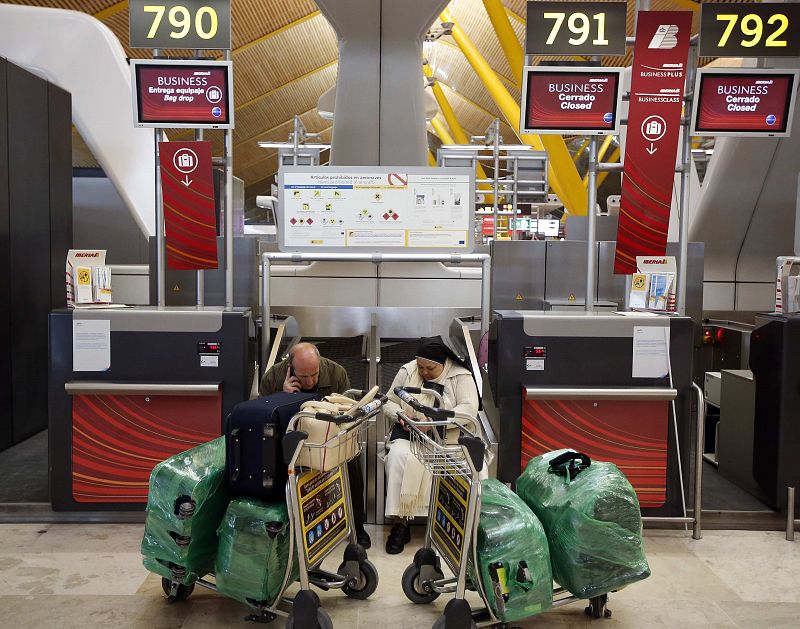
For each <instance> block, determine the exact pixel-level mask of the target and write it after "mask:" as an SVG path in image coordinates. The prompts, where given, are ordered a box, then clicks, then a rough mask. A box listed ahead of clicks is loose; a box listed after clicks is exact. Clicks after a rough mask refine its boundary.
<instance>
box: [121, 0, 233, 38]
mask: <svg viewBox="0 0 800 629" xmlns="http://www.w3.org/2000/svg"><path fill="white" fill-rule="evenodd" d="M128 8H129V13H130V46H131V48H198V49H204V50H224V49H227V48H230V47H231V0H200V1H198V0H130V2H129V5H128Z"/></svg>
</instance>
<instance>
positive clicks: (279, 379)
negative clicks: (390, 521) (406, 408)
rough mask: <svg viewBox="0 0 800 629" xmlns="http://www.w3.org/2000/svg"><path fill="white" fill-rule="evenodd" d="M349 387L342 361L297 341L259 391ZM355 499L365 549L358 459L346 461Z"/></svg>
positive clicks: (332, 390)
mask: <svg viewBox="0 0 800 629" xmlns="http://www.w3.org/2000/svg"><path fill="white" fill-rule="evenodd" d="M349 388H350V378H349V377H348V375H347V370H346V369H345V368H344V367H342V366H341V365H340V364H339V363H337V362H334V361H332V360H329V359H328V358H324V357H323V356H320V355H319V350H318V349H317V347H316V345H313V344H311V343H298V344H297V345H294V346H293V347H292V348H291V349H290V350H289V355H288V356H287V357H286V358H285V359H284V360H282V361H280V362H277V363H275V364H274V365H273V366H272V367H271V368H270V369H269V370H267V372H266V373H265V374H264V376H263V377H262V378H261V386H260V387H259V392H260V393H261V395H270V394H272V393H277V392H278V391H285V392H287V393H294V392H297V391H302V392H303V393H318V394H319V395H320V396H325V395H331V394H332V393H344V392H345V391H347V389H349ZM347 472H348V475H349V477H350V490H351V494H352V497H351V498H352V501H353V520H354V522H355V527H356V534H357V536H358V543H359V544H360V545H361V546H362V547H363V548H365V549H367V548H369V547H370V546H371V545H372V541H371V540H370V538H369V534H368V533H367V531H366V529H365V528H364V519H365V510H364V477H363V474H362V472H361V465H360V464H359V462H358V459H353V460H352V461H350V462H349V463H348V464H347Z"/></svg>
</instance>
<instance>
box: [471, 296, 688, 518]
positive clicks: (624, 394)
mask: <svg viewBox="0 0 800 629" xmlns="http://www.w3.org/2000/svg"><path fill="white" fill-rule="evenodd" d="M692 341H693V323H692V320H691V319H690V318H688V317H679V316H652V315H650V316H648V315H647V314H637V313H626V314H625V315H622V314H617V313H606V312H592V313H587V312H573V313H566V312H555V311H549V312H547V311H545V312H541V311H525V312H520V311H511V310H504V311H497V312H495V318H494V321H493V322H492V325H491V328H490V331H489V375H488V378H487V380H488V385H489V386H488V387H487V386H484V393H485V394H484V408H485V409H486V412H487V415H488V416H489V418H490V420H491V422H492V427H493V429H494V432H495V434H496V436H497V441H498V444H499V446H498V449H499V452H498V462H497V475H498V478H499V479H500V480H502V481H504V482H513V481H514V480H516V478H517V477H518V476H519V474H520V472H521V470H522V469H523V468H524V466H525V465H526V464H527V462H528V461H529V460H530V459H531V458H533V457H535V456H538V455H540V454H543V453H545V452H549V451H551V450H556V449H559V448H571V449H573V450H576V451H579V452H584V453H586V454H588V455H589V456H590V457H591V458H593V459H598V460H602V461H611V462H613V463H616V464H617V465H618V466H619V467H620V469H621V470H622V471H623V472H624V473H625V474H626V476H627V477H628V479H629V480H630V481H631V484H632V485H633V487H634V489H635V490H636V493H637V495H638V497H639V502H640V504H641V506H642V509H643V513H644V514H645V515H648V516H669V517H674V516H682V515H683V508H682V500H681V486H680V482H681V481H680V478H681V474H680V471H681V470H680V469H679V466H678V454H679V453H678V447H677V445H676V441H675V437H676V434H677V435H679V439H680V454H681V460H682V463H683V476H684V478H685V479H687V480H688V478H689V465H688V461H689V455H690V453H689V443H690V441H691V437H692V422H691V416H690V396H691V386H692V377H691V376H692V366H691V360H692ZM667 347H668V350H667V349H666V348H667ZM659 352H660V355H659ZM667 355H668V356H669V359H670V360H669V364H667V360H666V356H667ZM659 361H660V362H659ZM670 373H671V376H670ZM673 401H674V408H675V410H676V411H677V430H676V424H674V423H673V422H672V416H673V415H672V413H673ZM686 493H687V498H688V497H689V495H688V494H689V492H688V491H687V492H686Z"/></svg>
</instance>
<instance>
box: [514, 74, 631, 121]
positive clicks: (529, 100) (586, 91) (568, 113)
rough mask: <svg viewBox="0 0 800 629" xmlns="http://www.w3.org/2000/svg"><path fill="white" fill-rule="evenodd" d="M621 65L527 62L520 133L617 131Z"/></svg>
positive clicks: (523, 82) (620, 99)
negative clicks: (603, 66)
mask: <svg viewBox="0 0 800 629" xmlns="http://www.w3.org/2000/svg"><path fill="white" fill-rule="evenodd" d="M622 70H623V69H622V68H590V67H581V68H574V67H568V68H552V67H539V66H537V67H531V66H526V67H525V68H524V71H523V74H522V107H521V109H520V112H521V115H520V118H521V120H520V131H521V132H522V133H538V134H545V133H554V134H555V133H561V134H569V135H572V134H575V135H606V134H609V133H618V132H619V110H620V106H621V102H622V89H621V85H622Z"/></svg>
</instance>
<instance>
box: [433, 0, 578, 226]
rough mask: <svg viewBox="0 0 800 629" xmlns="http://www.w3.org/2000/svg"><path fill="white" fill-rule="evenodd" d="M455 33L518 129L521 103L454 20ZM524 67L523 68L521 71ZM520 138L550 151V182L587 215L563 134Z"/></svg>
mask: <svg viewBox="0 0 800 629" xmlns="http://www.w3.org/2000/svg"><path fill="white" fill-rule="evenodd" d="M440 18H441V20H442V21H443V22H453V19H452V17H451V15H450V12H449V11H443V12H442V14H441V16H440ZM452 36H453V39H454V40H455V42H456V44H458V47H459V48H460V49H461V52H463V53H464V56H465V57H466V58H467V61H468V62H469V64H470V65H471V66H472V69H473V70H475V73H476V74H477V75H478V77H479V78H480V79H481V81H482V82H483V85H484V87H486V89H487V91H488V92H489V94H490V96H491V97H492V99H493V100H494V102H495V104H496V105H497V107H498V108H499V109H500V111H501V112H502V114H503V117H504V118H505V119H506V122H507V123H508V124H509V126H511V128H512V129H514V131H515V133H517V132H518V129H519V105H518V104H517V102H516V101H515V100H514V99H513V98H512V97H511V94H509V93H508V90H507V89H506V88H505V86H504V85H503V83H502V82H501V81H500V79H499V78H497V75H496V74H495V72H494V71H493V70H492V68H491V66H489V64H488V63H487V62H486V59H484V58H483V56H482V55H481V54H480V53H479V52H478V50H477V49H476V48H475V46H474V45H473V44H472V42H471V41H470V40H469V38H468V37H467V36H466V34H465V33H464V31H463V30H462V29H461V27H460V26H459V25H458V24H455V23H453V30H452ZM512 70H513V68H512ZM521 71H522V70H521V69H520V73H521ZM519 139H520V141H521V142H523V143H524V144H528V145H529V146H532V147H533V148H535V149H537V150H539V151H547V157H548V160H547V161H548V174H549V180H550V185H551V186H552V188H553V190H554V191H555V193H556V194H557V195H558V197H559V198H560V199H561V202H562V203H563V204H564V207H566V208H567V210H568V211H569V213H570V214H573V215H578V216H581V215H582V216H585V215H586V206H587V203H588V198H587V195H586V188H585V187H584V186H583V182H582V181H581V178H580V175H578V170H577V169H576V168H575V164H574V162H573V161H572V157H571V156H570V154H569V151H568V150H567V146H566V144H564V140H563V138H561V136H556V135H544V136H541V137H540V136H538V135H527V134H522V135H520V136H519Z"/></svg>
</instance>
